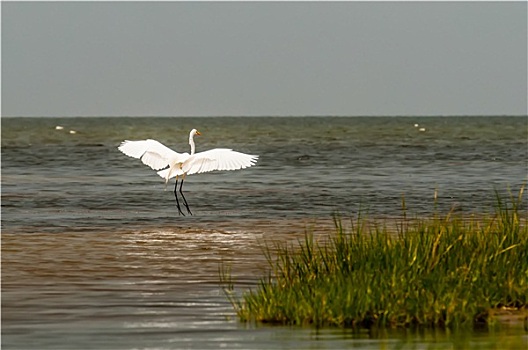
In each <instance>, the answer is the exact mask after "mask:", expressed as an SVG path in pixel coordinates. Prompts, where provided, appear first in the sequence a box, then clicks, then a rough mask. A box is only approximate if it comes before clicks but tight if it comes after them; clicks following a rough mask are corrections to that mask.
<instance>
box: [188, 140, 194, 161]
mask: <svg viewBox="0 0 528 350" xmlns="http://www.w3.org/2000/svg"><path fill="white" fill-rule="evenodd" d="M189 145H190V146H191V156H192V155H193V154H194V139H193V137H192V135H191V136H189Z"/></svg>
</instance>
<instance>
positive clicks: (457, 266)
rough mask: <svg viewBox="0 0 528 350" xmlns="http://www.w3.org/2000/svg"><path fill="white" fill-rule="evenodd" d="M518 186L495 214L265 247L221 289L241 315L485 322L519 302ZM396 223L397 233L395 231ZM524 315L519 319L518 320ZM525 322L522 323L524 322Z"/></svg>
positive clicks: (524, 272)
mask: <svg viewBox="0 0 528 350" xmlns="http://www.w3.org/2000/svg"><path fill="white" fill-rule="evenodd" d="M522 192H523V189H521V190H520V192H519V195H518V196H513V195H510V198H509V200H508V201H507V202H506V201H504V200H503V199H502V198H501V196H499V195H498V193H497V205H496V210H495V213H494V214H490V215H488V216H484V217H479V218H476V217H470V218H463V217H460V216H457V215H455V214H454V213H452V212H450V213H448V214H446V215H439V214H434V215H433V216H432V217H431V218H429V219H424V220H408V219H407V218H404V219H402V220H401V222H399V223H398V225H397V227H398V228H397V229H396V230H388V229H387V227H386V225H384V224H376V223H374V224H372V223H370V224H367V220H366V219H364V218H362V217H358V218H357V219H356V220H352V222H351V224H350V226H349V227H345V226H344V225H343V220H341V219H340V218H339V217H337V216H336V217H335V220H334V221H335V227H336V230H335V232H334V233H333V234H331V235H330V236H329V237H328V238H327V239H326V240H324V241H319V240H316V239H315V238H314V236H313V235H311V234H309V233H306V234H305V237H304V240H302V241H300V242H299V245H298V246H296V247H294V246H293V245H286V244H276V245H275V246H274V247H272V248H270V247H269V246H267V247H266V248H265V249H264V254H266V257H267V259H268V263H269V272H268V275H267V276H266V277H263V278H261V280H260V281H259V283H258V285H257V287H256V288H255V289H254V290H249V291H247V292H245V293H243V294H242V295H239V296H237V295H236V294H235V293H234V287H233V282H232V281H231V278H230V273H229V271H226V270H222V271H221V274H222V276H221V278H222V281H223V283H224V285H225V287H224V290H225V292H226V294H227V296H228V298H229V299H230V301H231V303H232V305H233V306H234V308H235V310H236V313H237V315H238V317H239V319H240V320H241V321H243V322H264V323H276V324H287V325H314V326H316V327H323V326H339V327H361V328H362V327H366V328H370V327H413V326H425V327H448V328H458V327H464V326H475V325H478V324H482V325H486V324H493V322H494V320H493V318H492V317H490V315H491V314H492V313H493V312H492V311H493V310H498V309H505V308H507V309H510V310H521V311H522V312H524V314H525V315H526V311H527V309H526V308H527V305H528V304H527V302H528V229H527V225H526V217H521V215H520V213H521V212H520V209H521V203H522V194H523V193H522ZM394 231H396V232H394ZM525 322H526V320H525ZM525 327H526V324H525Z"/></svg>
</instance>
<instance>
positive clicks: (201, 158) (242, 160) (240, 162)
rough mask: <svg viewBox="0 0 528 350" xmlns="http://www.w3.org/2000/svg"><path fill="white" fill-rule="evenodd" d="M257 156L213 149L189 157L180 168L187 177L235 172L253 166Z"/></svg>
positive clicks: (223, 149) (224, 149)
mask: <svg viewBox="0 0 528 350" xmlns="http://www.w3.org/2000/svg"><path fill="white" fill-rule="evenodd" d="M257 159H258V156H254V155H250V154H245V153H240V152H236V151H233V150H230V149H226V148H215V149H212V150H209V151H205V152H200V153H196V154H194V155H192V156H190V157H189V158H188V159H187V160H186V161H185V162H184V163H183V166H182V169H183V171H184V172H185V173H187V175H191V174H199V173H205V172H208V171H213V170H237V169H244V168H247V167H250V166H252V165H255V163H256V162H257Z"/></svg>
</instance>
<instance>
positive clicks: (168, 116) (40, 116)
mask: <svg viewBox="0 0 528 350" xmlns="http://www.w3.org/2000/svg"><path fill="white" fill-rule="evenodd" d="M325 117H333V118H387V117H391V118H393V117H398V118H402V117H410V118H416V117H424V118H431V117H433V118H434V117H446V118H456V117H528V112H527V114H381V115H374V114H369V115H346V114H321V115H2V116H1V118H325Z"/></svg>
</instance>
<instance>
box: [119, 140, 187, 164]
mask: <svg viewBox="0 0 528 350" xmlns="http://www.w3.org/2000/svg"><path fill="white" fill-rule="evenodd" d="M118 149H119V150H120V151H121V152H123V153H124V154H126V155H127V156H129V157H133V158H140V159H141V161H142V162H143V164H146V165H148V166H149V167H151V168H152V169H154V170H160V169H163V168H165V167H167V166H169V164H170V162H171V161H173V160H174V159H178V158H179V157H180V156H181V155H180V153H178V152H175V151H173V150H171V149H170V148H169V147H167V146H165V145H163V144H162V143H160V142H158V141H156V140H151V139H149V140H141V141H128V140H126V141H124V142H122V143H121V146H119V147H118Z"/></svg>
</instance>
